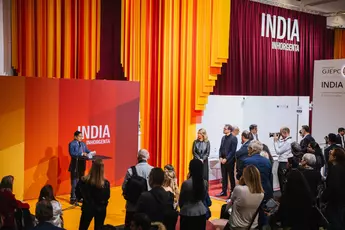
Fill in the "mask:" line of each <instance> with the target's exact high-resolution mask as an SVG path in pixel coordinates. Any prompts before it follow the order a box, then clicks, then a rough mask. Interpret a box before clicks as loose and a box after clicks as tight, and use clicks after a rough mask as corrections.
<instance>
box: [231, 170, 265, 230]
mask: <svg viewBox="0 0 345 230" xmlns="http://www.w3.org/2000/svg"><path fill="white" fill-rule="evenodd" d="M263 198H264V190H263V188H262V185H261V177H260V172H259V170H258V169H257V168H256V167H255V166H253V165H249V166H247V167H246V168H245V169H244V171H243V176H242V177H241V179H240V181H239V185H237V186H236V187H235V189H234V192H233V193H232V196H231V202H230V203H229V207H228V208H230V206H231V205H232V206H231V208H232V211H231V214H230V219H229V222H228V224H227V225H226V226H225V228H224V230H229V229H231V230H240V229H255V228H256V227H257V226H258V212H259V208H260V205H261V202H262V200H263Z"/></svg>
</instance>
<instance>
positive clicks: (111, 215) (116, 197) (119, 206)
mask: <svg viewBox="0 0 345 230" xmlns="http://www.w3.org/2000/svg"><path fill="white" fill-rule="evenodd" d="M37 196H38V195H37ZM56 198H57V199H58V200H59V201H60V202H61V205H62V208H63V209H66V208H68V207H70V206H71V205H70V204H69V195H63V196H57V197H56ZM26 202H28V203H29V204H30V206H31V208H30V211H31V212H32V213H33V214H34V213H35V207H36V202H37V200H29V201H26ZM223 204H225V202H223V201H219V200H214V199H212V206H211V212H212V218H211V219H218V218H219V215H220V209H221V206H222V205H223ZM80 214H81V210H80V207H76V208H73V209H69V210H65V211H64V213H63V218H64V221H65V226H64V227H65V229H68V230H76V229H78V227H79V220H80ZM124 221H125V200H124V199H123V197H122V190H121V187H114V188H112V189H111V195H110V200H109V205H108V209H107V217H106V219H105V224H111V225H114V226H118V225H122V224H123V223H124ZM89 229H93V222H92V223H91V225H90V228H89Z"/></svg>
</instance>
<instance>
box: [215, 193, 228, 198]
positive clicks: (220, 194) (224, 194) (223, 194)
mask: <svg viewBox="0 0 345 230" xmlns="http://www.w3.org/2000/svg"><path fill="white" fill-rule="evenodd" d="M226 195H227V194H226V192H221V193H219V194H217V195H216V197H220V196H226Z"/></svg>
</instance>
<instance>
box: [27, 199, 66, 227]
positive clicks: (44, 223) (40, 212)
mask: <svg viewBox="0 0 345 230" xmlns="http://www.w3.org/2000/svg"><path fill="white" fill-rule="evenodd" d="M36 219H37V220H38V225H36V227H34V228H33V230H59V229H60V230H61V229H63V228H59V227H56V226H54V225H53V224H52V223H51V221H52V219H53V207H52V204H51V202H50V201H48V200H42V201H40V202H38V203H37V205H36Z"/></svg>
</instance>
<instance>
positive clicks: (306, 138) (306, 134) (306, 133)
mask: <svg viewBox="0 0 345 230" xmlns="http://www.w3.org/2000/svg"><path fill="white" fill-rule="evenodd" d="M301 133H302V136H303V139H302V140H301V143H300V146H301V149H302V152H303V153H307V150H308V145H309V144H310V142H315V139H314V138H313V137H312V136H311V135H310V128H309V126H308V125H303V126H302V129H301Z"/></svg>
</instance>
